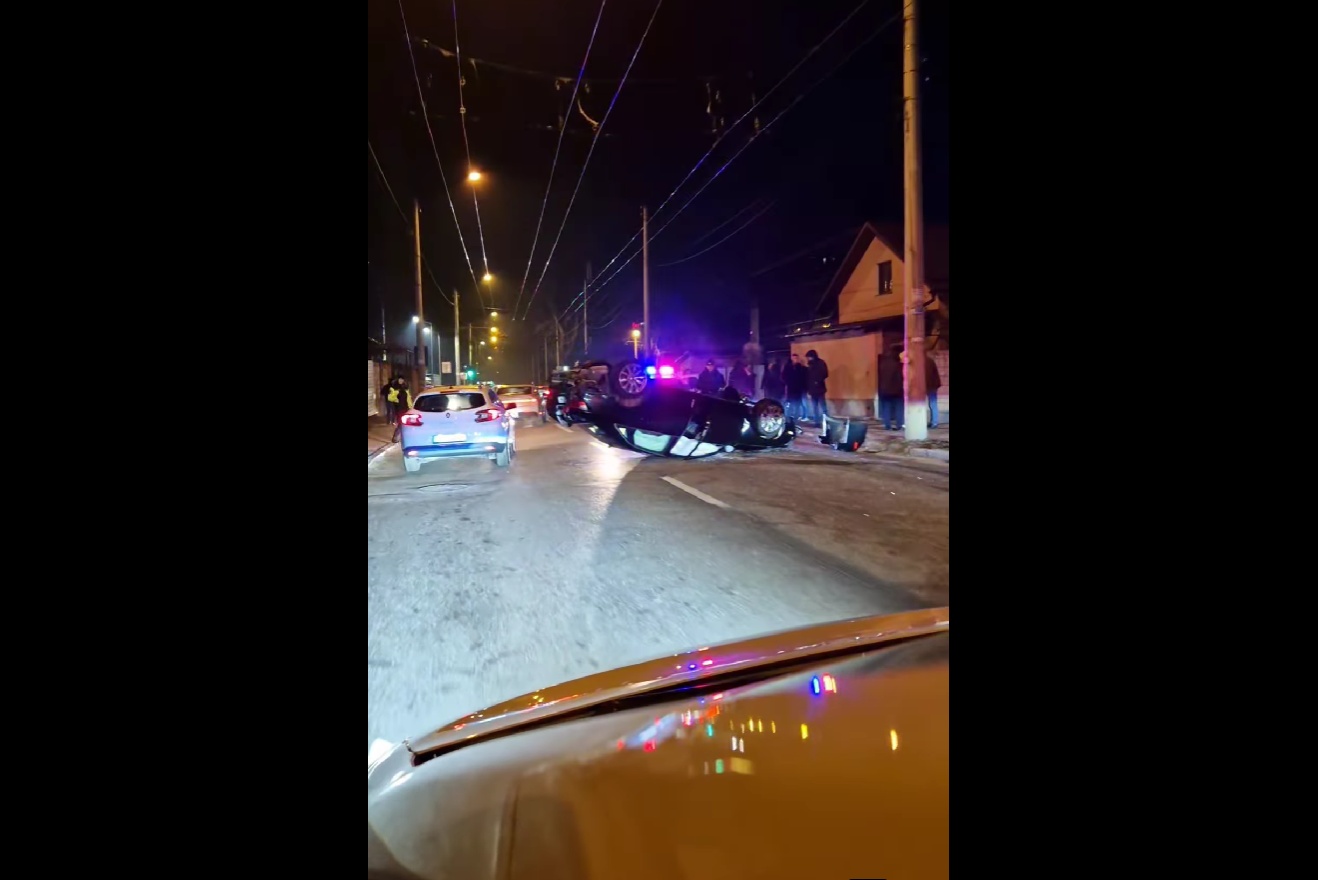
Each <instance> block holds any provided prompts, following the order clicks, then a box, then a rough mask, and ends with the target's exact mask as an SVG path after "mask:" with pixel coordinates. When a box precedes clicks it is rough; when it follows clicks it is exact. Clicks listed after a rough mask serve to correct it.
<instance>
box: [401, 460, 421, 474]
mask: <svg viewBox="0 0 1318 880" xmlns="http://www.w3.org/2000/svg"><path fill="white" fill-rule="evenodd" d="M403 467H404V468H405V469H406V470H407V472H408V473H409V474H414V473H416V472H417V471H419V470H421V460H420V459H416V458H408V457H406V456H404V457H403Z"/></svg>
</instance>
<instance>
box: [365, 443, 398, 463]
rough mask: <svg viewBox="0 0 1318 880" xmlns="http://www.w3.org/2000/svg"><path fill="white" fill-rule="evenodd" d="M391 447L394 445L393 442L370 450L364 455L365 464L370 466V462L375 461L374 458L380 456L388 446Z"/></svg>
mask: <svg viewBox="0 0 1318 880" xmlns="http://www.w3.org/2000/svg"><path fill="white" fill-rule="evenodd" d="M393 445H394V441H393V440H390V441H389V442H388V443H386V444H384V445H383V446H377V447H376V448H375V449H372V450H371V451H370V452H368V453H366V463H367V464H370V463H371V462H372V461H374V460H375V458H376V456H378V455H380V454H382V453H383V452H384V451H385V450H386V449H388V448H389V447H390V446H393Z"/></svg>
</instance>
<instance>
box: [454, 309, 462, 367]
mask: <svg viewBox="0 0 1318 880" xmlns="http://www.w3.org/2000/svg"><path fill="white" fill-rule="evenodd" d="M461 301H462V297H461V296H460V295H459V294H458V288H457V286H456V285H454V287H453V384H454V385H461V384H462V346H461V345H460V344H459V343H458V333H459V332H460V331H461V329H462V325H461V324H460V323H458V322H459V321H461V320H462V318H461V315H460V314H459V311H458V303H459V302H461Z"/></svg>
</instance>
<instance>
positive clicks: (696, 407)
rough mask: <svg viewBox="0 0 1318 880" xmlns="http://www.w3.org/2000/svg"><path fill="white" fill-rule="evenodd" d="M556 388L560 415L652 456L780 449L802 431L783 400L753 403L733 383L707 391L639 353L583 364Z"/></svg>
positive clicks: (603, 437) (556, 414)
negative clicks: (662, 369) (669, 373)
mask: <svg viewBox="0 0 1318 880" xmlns="http://www.w3.org/2000/svg"><path fill="white" fill-rule="evenodd" d="M665 372H666V371H665ZM555 394H556V396H557V404H556V406H554V407H553V414H554V417H555V418H556V419H558V420H559V421H560V422H562V423H563V424H565V425H572V424H582V425H585V426H586V429H587V430H588V431H590V432H591V433H592V434H593V435H594V436H595V437H597V438H598V439H600V440H602V441H603V442H605V443H607V444H608V445H610V446H614V447H617V448H619V449H632V450H635V451H637V452H645V453H648V454H650V455H662V456H668V457H671V458H704V457H706V456H709V455H713V454H715V453H717V452H731V451H732V450H734V449H739V450H745V451H751V450H758V449H775V448H779V447H783V446H787V445H788V444H789V443H791V442H792V441H793V440H794V439H796V436H797V435H798V433H799V431H798V430H797V427H796V423H795V422H794V421H793V420H792V419H790V418H788V417H787V415H786V413H785V411H784V409H783V405H782V403H780V402H779V401H777V400H770V399H764V400H760V401H757V402H754V403H752V402H751V401H750V400H749V399H748V398H745V397H742V396H741V395H740V394H738V393H737V392H736V391H733V390H732V389H730V388H725V389H723V391H721V392H720V393H719V394H717V395H713V394H702V393H701V392H699V391H695V390H692V389H691V388H688V387H686V386H684V385H683V384H682V383H681V382H679V381H678V380H675V379H670V378H667V376H666V375H663V374H662V373H661V372H660V369H659V368H657V367H656V366H655V365H653V364H644V363H642V362H640V361H637V360H626V361H622V362H620V363H617V364H612V365H611V364H609V363H608V362H607V361H591V362H590V363H587V364H582V365H581V366H580V367H578V369H577V371H576V374H575V377H574V381H573V382H572V383H571V384H570V385H568V384H566V383H565V384H563V385H561V386H559V388H558V389H556V392H555Z"/></svg>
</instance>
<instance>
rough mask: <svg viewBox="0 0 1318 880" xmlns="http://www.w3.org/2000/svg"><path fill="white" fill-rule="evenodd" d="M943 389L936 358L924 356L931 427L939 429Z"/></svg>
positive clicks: (928, 355) (925, 387) (925, 388)
mask: <svg viewBox="0 0 1318 880" xmlns="http://www.w3.org/2000/svg"><path fill="white" fill-rule="evenodd" d="M941 387H943V380H942V377H940V376H939V375H938V364H936V363H934V356H933V355H931V354H929V353H928V352H925V355H924V390H925V393H926V394H928V395H929V427H931V428H937V427H938V389H939V388H941Z"/></svg>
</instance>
